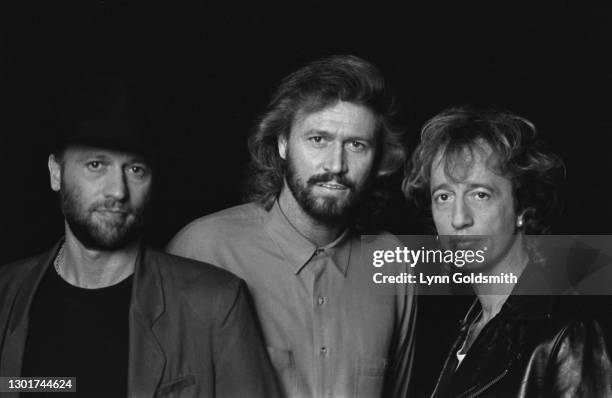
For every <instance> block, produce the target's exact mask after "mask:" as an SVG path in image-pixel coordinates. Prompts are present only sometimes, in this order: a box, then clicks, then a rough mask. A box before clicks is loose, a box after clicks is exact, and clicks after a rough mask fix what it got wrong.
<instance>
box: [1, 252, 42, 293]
mask: <svg viewBox="0 0 612 398" xmlns="http://www.w3.org/2000/svg"><path fill="white" fill-rule="evenodd" d="M48 255H49V253H48V252H45V253H41V254H37V255H35V256H32V257H28V258H25V259H22V260H17V261H13V262H11V263H8V264H5V265H2V266H0V285H3V284H7V283H11V282H12V281H15V280H16V279H19V278H21V277H24V276H25V275H26V274H27V273H28V272H29V271H30V270H32V268H34V267H35V266H36V265H37V264H39V263H40V262H41V261H43V260H44V259H45V258H46V257H48Z"/></svg>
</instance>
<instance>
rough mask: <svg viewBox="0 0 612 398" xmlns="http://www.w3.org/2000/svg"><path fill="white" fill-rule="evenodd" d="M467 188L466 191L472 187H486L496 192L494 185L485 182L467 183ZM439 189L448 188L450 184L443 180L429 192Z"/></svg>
mask: <svg viewBox="0 0 612 398" xmlns="http://www.w3.org/2000/svg"><path fill="white" fill-rule="evenodd" d="M467 188H468V191H471V190H472V189H476V188H486V189H488V190H489V191H492V192H496V191H497V190H496V189H495V187H493V186H492V185H489V184H485V183H474V182H471V183H468V184H467ZM439 189H445V190H450V185H449V184H448V183H446V182H443V183H441V184H438V185H436V186H435V187H433V188H432V190H431V192H436V191H437V190H439Z"/></svg>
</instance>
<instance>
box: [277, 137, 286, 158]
mask: <svg viewBox="0 0 612 398" xmlns="http://www.w3.org/2000/svg"><path fill="white" fill-rule="evenodd" d="M278 154H279V155H280V157H281V158H282V159H283V160H285V159H287V136H286V135H285V134H281V135H280V136H279V137H278Z"/></svg>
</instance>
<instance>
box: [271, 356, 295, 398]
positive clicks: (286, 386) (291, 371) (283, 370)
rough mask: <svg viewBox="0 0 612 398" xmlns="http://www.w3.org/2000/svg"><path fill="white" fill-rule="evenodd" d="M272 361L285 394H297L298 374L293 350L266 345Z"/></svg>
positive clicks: (287, 395)
mask: <svg viewBox="0 0 612 398" xmlns="http://www.w3.org/2000/svg"><path fill="white" fill-rule="evenodd" d="M266 348H267V349H268V355H269V356H270V361H271V362H272V365H273V366H274V370H275V371H276V376H277V377H278V381H279V382H280V384H281V388H282V390H283V396H286V397H289V396H295V395H296V394H297V376H296V369H295V359H294V357H293V352H292V351H291V350H286V349H283V348H276V347H266Z"/></svg>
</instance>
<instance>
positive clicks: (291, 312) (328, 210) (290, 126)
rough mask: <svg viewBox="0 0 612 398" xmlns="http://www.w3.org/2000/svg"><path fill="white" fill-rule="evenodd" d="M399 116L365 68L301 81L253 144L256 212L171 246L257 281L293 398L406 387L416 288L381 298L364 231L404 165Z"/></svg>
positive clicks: (215, 219)
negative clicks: (395, 118) (365, 252)
mask: <svg viewBox="0 0 612 398" xmlns="http://www.w3.org/2000/svg"><path fill="white" fill-rule="evenodd" d="M391 115H392V99H391V97H390V96H389V95H388V94H387V90H386V87H385V83H384V80H383V78H382V76H381V74H380V72H379V71H378V69H377V68H376V67H374V66H373V65H371V64H370V63H368V62H366V61H364V60H362V59H360V58H357V57H354V56H332V57H329V58H325V59H321V60H317V61H314V62H312V63H310V64H308V65H306V66H304V67H303V68H301V69H299V70H297V71H296V72H294V73H292V74H290V75H289V76H287V77H286V78H285V79H284V80H283V81H282V82H281V84H280V86H279V87H278V89H277V90H276V92H275V93H274V95H273V97H272V100H271V101H270V103H269V105H268V109H267V110H266V112H265V113H264V115H263V116H262V117H261V119H260V121H259V123H258V125H257V126H256V129H255V131H254V133H253V135H252V136H251V137H250V139H249V149H250V153H251V156H252V163H251V168H250V176H249V184H248V193H247V197H248V199H249V201H250V202H249V203H247V204H244V205H241V206H237V207H233V208H230V209H227V210H224V211H221V212H219V213H215V214H213V215H210V216H207V217H203V218H201V219H198V220H196V221H194V222H192V223H191V224H189V225H188V226H186V227H185V228H184V229H183V230H182V231H181V232H179V234H178V235H177V236H176V237H175V238H174V240H173V241H172V242H171V243H170V246H169V250H170V251H171V252H172V253H175V254H178V255H181V256H186V257H191V258H195V259H199V260H206V261H209V262H211V263H213V264H216V265H219V266H221V267H223V268H225V269H228V270H231V271H232V272H234V273H236V274H238V275H240V276H241V277H243V278H244V279H245V280H246V281H247V283H248V285H249V286H250V289H251V291H252V293H253V297H254V301H255V306H256V308H257V312H258V315H259V318H260V321H261V325H262V329H263V332H264V336H265V340H266V343H267V346H268V353H269V354H270V358H271V359H272V362H273V363H274V365H275V368H276V371H277V375H278V377H279V379H280V381H281V385H282V387H283V389H284V393H285V395H287V396H289V397H315V396H316V397H319V396H334V397H353V396H359V397H380V396H385V397H388V396H403V395H404V394H405V393H406V391H407V382H408V376H409V371H410V362H411V357H412V348H413V345H412V341H413V340H412V330H413V327H412V326H413V322H414V311H413V307H414V298H413V294H412V290H410V287H406V285H402V286H401V287H393V289H394V290H393V294H381V293H382V292H381V291H380V290H377V289H374V285H373V284H372V273H371V268H368V267H363V266H361V265H362V264H359V263H358V259H359V258H360V257H361V253H360V250H361V249H362V247H361V244H360V240H359V236H358V233H357V232H356V231H357V230H360V231H361V229H359V228H357V227H358V226H359V227H364V226H365V225H367V220H368V218H370V217H369V216H371V214H372V213H373V211H374V210H375V209H376V207H377V206H378V207H379V206H381V201H380V198H382V197H384V196H385V192H384V190H382V189H380V188H379V185H381V184H378V182H379V181H380V177H384V176H388V175H390V174H392V173H393V172H395V171H396V170H397V169H398V168H400V167H401V165H402V163H403V161H404V159H405V152H404V148H403V145H402V133H401V132H400V131H397V130H395V129H393V128H392V124H391V122H390V119H391ZM387 237H388V235H387ZM380 238H381V239H383V240H384V237H380Z"/></svg>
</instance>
